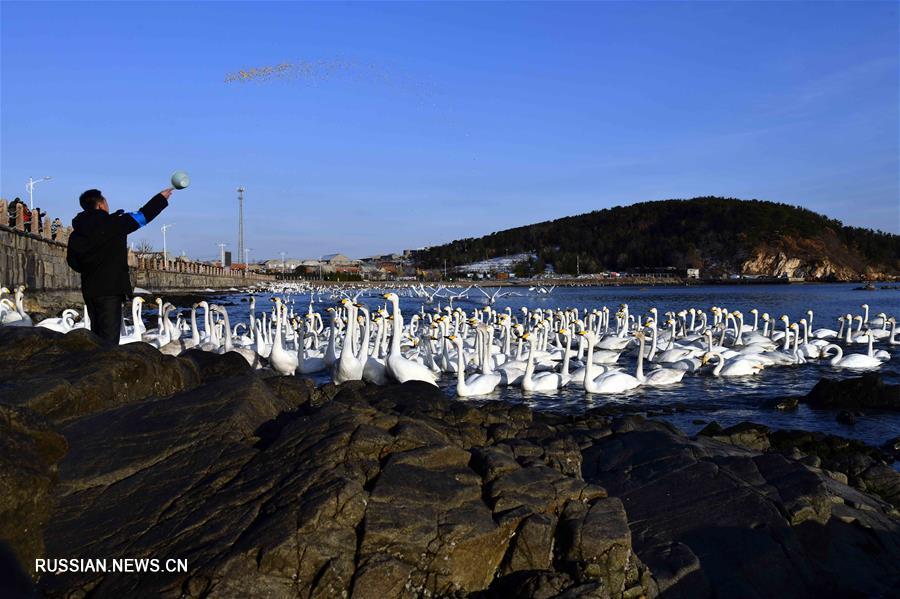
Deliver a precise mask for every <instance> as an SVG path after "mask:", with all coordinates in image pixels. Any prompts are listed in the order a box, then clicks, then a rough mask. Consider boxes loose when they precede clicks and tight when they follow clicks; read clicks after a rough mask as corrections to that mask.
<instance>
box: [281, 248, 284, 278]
mask: <svg viewBox="0 0 900 599" xmlns="http://www.w3.org/2000/svg"><path fill="white" fill-rule="evenodd" d="M281 274H282V275H283V274H284V252H281Z"/></svg>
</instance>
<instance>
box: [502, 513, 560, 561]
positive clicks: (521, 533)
mask: <svg viewBox="0 0 900 599" xmlns="http://www.w3.org/2000/svg"><path fill="white" fill-rule="evenodd" d="M556 523H557V518H556V516H554V515H553V514H550V515H545V514H532V515H531V516H528V517H527V518H525V519H524V520H523V521H522V524H521V525H519V528H518V529H517V530H516V533H515V536H514V537H513V539H512V541H511V542H510V546H509V551H508V553H507V557H506V562H505V563H504V565H503V571H504V572H505V573H510V572H518V571H520V570H549V569H551V565H552V560H553V542H554V533H555V531H556Z"/></svg>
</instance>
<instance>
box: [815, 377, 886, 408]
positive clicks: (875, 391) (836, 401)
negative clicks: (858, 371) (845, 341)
mask: <svg viewBox="0 0 900 599" xmlns="http://www.w3.org/2000/svg"><path fill="white" fill-rule="evenodd" d="M801 401H802V402H804V403H807V404H809V405H811V406H813V407H817V408H849V409H858V408H879V409H883V410H900V385H888V384H885V382H884V380H883V379H882V378H881V375H879V374H878V373H874V372H872V373H867V374H864V375H862V376H861V377H856V378H851V379H844V380H833V379H828V378H823V379H822V380H820V381H819V382H818V383H816V386H815V387H813V388H812V390H811V391H810V392H809V393H808V394H807V395H806V397H804V398H802V399H801Z"/></svg>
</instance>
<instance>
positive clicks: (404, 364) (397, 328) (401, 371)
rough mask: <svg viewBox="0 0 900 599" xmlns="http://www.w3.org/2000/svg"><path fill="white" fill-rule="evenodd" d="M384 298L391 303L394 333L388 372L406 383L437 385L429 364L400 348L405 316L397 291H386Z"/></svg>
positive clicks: (388, 360) (397, 379)
mask: <svg viewBox="0 0 900 599" xmlns="http://www.w3.org/2000/svg"><path fill="white" fill-rule="evenodd" d="M384 299H386V300H388V301H389V302H390V303H391V308H392V315H393V334H392V335H391V347H390V351H389V353H388V358H387V362H386V364H387V372H388V375H389V376H390V377H391V378H393V379H394V380H396V381H398V382H400V383H405V382H407V381H422V382H424V383H428V384H430V385H434V386H435V387H437V383H436V382H435V378H434V373H432V372H431V370H429V369H428V367H427V366H424V365H423V364H419V363H418V362H415V361H413V360H409V359H407V358H405V357H403V354H402V353H401V350H400V337H401V336H402V335H403V322H402V319H403V316H402V314H401V313H400V298H399V297H398V296H397V294H396V293H393V292H391V293H385V294H384Z"/></svg>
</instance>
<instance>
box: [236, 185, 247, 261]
mask: <svg viewBox="0 0 900 599" xmlns="http://www.w3.org/2000/svg"><path fill="white" fill-rule="evenodd" d="M244 191H246V190H245V189H244V186H243V185H241V186H240V187H238V188H237V192H238V260H240V259H241V258H243V257H244ZM244 264H246V261H245V262H244Z"/></svg>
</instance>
